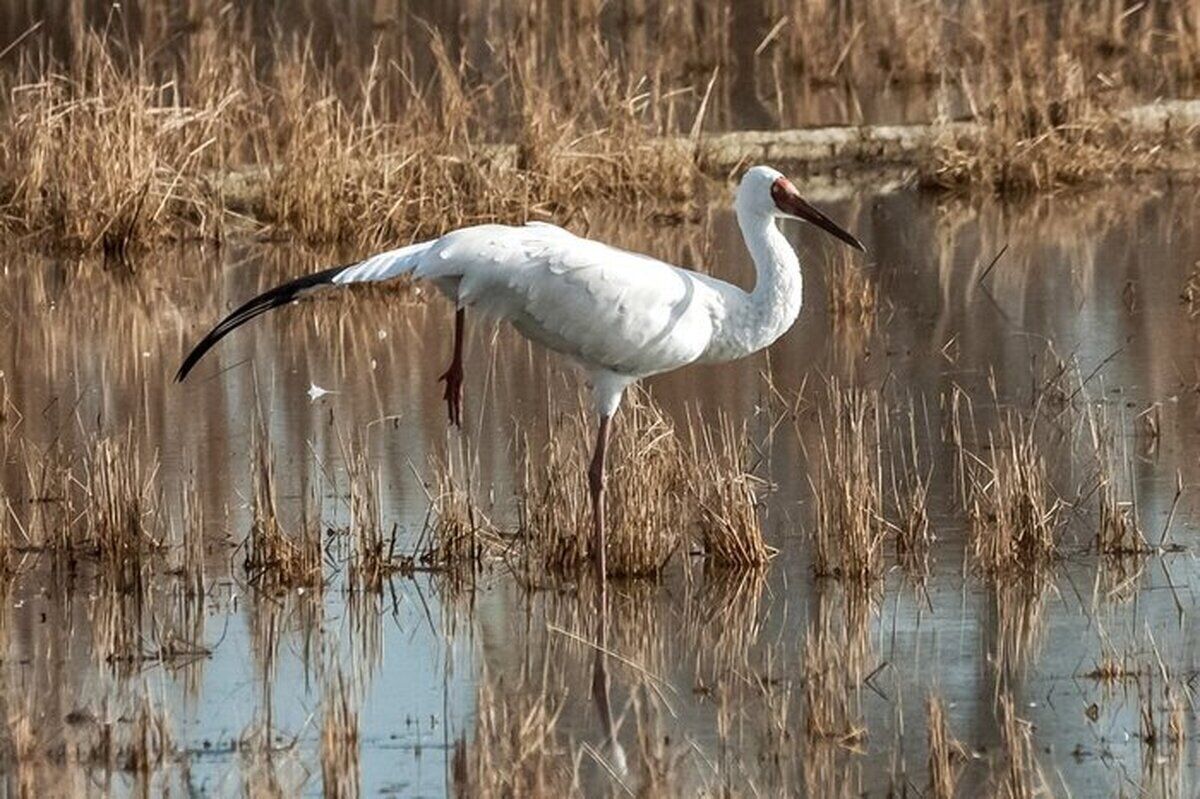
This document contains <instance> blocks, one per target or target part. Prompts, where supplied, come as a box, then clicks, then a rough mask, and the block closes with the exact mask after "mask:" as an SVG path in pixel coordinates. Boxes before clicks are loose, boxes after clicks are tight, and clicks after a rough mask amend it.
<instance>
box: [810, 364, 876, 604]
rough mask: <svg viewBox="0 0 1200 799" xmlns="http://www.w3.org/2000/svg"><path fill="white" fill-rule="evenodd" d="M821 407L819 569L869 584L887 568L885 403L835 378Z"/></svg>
mask: <svg viewBox="0 0 1200 799" xmlns="http://www.w3.org/2000/svg"><path fill="white" fill-rule="evenodd" d="M826 396H827V400H828V409H827V410H823V411H822V416H821V421H820V429H821V443H820V447H821V449H820V453H819V456H818V457H819V460H818V463H817V469H816V477H815V479H814V478H813V477H812V476H810V477H809V482H810V485H811V487H812V492H813V497H814V501H815V503H816V524H815V525H814V526H813V527H812V528H811V529H812V533H811V535H812V558H813V567H814V569H815V570H816V572H817V574H818V575H823V576H832V577H837V578H838V579H841V580H843V581H846V582H847V583H848V584H857V585H866V584H869V583H871V582H873V581H874V580H875V579H877V578H878V577H879V576H880V575H881V573H882V566H883V559H882V548H883V542H884V539H885V537H886V534H887V525H886V522H885V520H884V516H883V504H882V503H883V468H882V463H881V460H880V457H879V453H880V449H881V425H882V417H881V409H880V401H879V397H878V395H877V394H875V393H873V392H869V391H867V390H865V389H861V388H857V387H845V388H844V387H842V386H841V385H840V384H839V383H838V382H837V381H836V380H831V381H830V382H829V385H828V389H827V394H826Z"/></svg>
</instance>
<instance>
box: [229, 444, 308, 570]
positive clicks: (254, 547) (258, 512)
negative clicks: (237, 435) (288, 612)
mask: <svg viewBox="0 0 1200 799" xmlns="http://www.w3.org/2000/svg"><path fill="white" fill-rule="evenodd" d="M251 452H252V454H251V470H252V471H251V482H252V484H253V495H252V500H251V508H252V512H253V521H252V523H251V527H250V534H249V536H248V537H247V540H246V556H245V560H244V566H245V569H246V573H247V574H248V575H249V577H250V580H251V581H252V582H255V583H259V584H261V585H269V586H277V587H280V588H291V587H297V586H301V587H306V588H313V587H316V586H319V585H320V584H321V581H322V579H323V578H322V572H321V533H320V528H319V526H318V525H316V524H307V523H306V524H302V525H301V527H300V532H299V533H298V534H295V535H293V534H289V533H288V532H287V531H286V530H285V529H284V527H283V524H282V522H281V521H280V518H279V511H278V503H277V501H276V493H275V461H274V458H273V457H272V455H271V448H270V444H269V442H268V440H267V436H266V432H265V430H264V429H263V428H262V427H261V426H260V427H258V428H256V432H255V435H254V442H253V444H252V447H251Z"/></svg>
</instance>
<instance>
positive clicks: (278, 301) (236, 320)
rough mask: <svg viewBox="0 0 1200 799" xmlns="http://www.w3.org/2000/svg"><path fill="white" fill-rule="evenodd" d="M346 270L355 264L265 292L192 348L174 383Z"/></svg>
mask: <svg viewBox="0 0 1200 799" xmlns="http://www.w3.org/2000/svg"><path fill="white" fill-rule="evenodd" d="M347 266H353V264H345V265H343V266H335V267H333V268H332V269H324V270H322V271H320V272H314V273H313V274H311V275H305V276H304V277H298V278H296V279H295V280H289V281H288V282H287V283H283V284H281V285H278V286H276V287H275V288H273V289H271V290H269V291H264V292H263V293H262V294H259V295H258V296H257V297H254V298H253V299H251V300H249V301H247V302H246V303H244V304H242V305H241V306H239V307H238V308H237V310H235V311H233V313H231V314H229V315H228V316H226V317H225V318H224V319H222V320H221V322H220V323H219V324H218V325H217V326H216V327H214V328H213V329H212V330H210V331H209V332H208V335H206V336H205V337H204V338H202V339H200V342H199V343H198V344H197V345H196V346H195V347H193V348H192V351H191V352H189V353H188V355H187V357H186V358H184V359H183V363H182V364H181V365H180V367H179V371H178V372H176V373H175V382H176V383H182V382H183V381H184V380H186V379H187V376H188V373H190V372H191V371H192V369H193V368H194V367H195V366H196V364H197V363H199V362H200V359H201V358H203V357H204V355H205V353H207V352H208V351H209V350H210V349H212V348H213V346H214V345H215V344H216V343H217V342H218V341H220V340H221V339H223V338H225V336H227V335H229V333H231V332H232V331H234V330H235V329H237V328H239V327H241V326H242V325H244V324H245V323H246V322H249V321H250V320H251V319H253V318H255V317H256V316H261V315H262V314H264V313H266V312H267V311H269V310H271V309H272V308H278V307H279V306H281V305H287V304H288V303H290V302H292V301H293V300H296V299H299V297H300V296H301V295H302V294H303V293H304V292H306V291H309V290H311V289H315V288H318V287H319V286H323V285H331V284H332V283H333V279H334V278H335V277H336V276H337V274H338V273H339V272H341V271H342V270H344V269H346V268H347Z"/></svg>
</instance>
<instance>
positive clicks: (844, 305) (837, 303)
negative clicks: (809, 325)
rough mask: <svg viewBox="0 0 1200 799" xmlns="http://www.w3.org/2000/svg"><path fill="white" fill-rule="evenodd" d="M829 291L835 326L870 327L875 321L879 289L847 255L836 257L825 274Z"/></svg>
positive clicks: (830, 307)
mask: <svg viewBox="0 0 1200 799" xmlns="http://www.w3.org/2000/svg"><path fill="white" fill-rule="evenodd" d="M825 274H826V285H827V286H828V290H829V315H830V317H831V318H832V319H833V323H834V324H835V325H858V326H861V327H868V326H870V324H871V322H872V321H874V319H875V312H876V306H877V305H878V302H879V288H878V287H877V286H876V285H875V283H874V282H873V281H872V280H871V278H869V277H868V276H867V274H866V272H864V271H863V270H862V268H861V267H859V266H858V265H857V264H856V263H855V262H854V259H853V258H852V257H851V256H849V255H846V254H844V253H839V254H838V255H836V256H833V257H832V258H831V259H830V261H829V268H828V269H827V270H826V271H825Z"/></svg>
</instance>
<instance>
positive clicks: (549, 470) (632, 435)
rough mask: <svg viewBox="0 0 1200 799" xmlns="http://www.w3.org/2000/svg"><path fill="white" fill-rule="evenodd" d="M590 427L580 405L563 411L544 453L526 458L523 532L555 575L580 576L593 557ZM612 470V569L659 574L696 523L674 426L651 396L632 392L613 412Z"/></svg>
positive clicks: (534, 559) (542, 565)
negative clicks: (591, 553)
mask: <svg viewBox="0 0 1200 799" xmlns="http://www.w3.org/2000/svg"><path fill="white" fill-rule="evenodd" d="M591 426H592V425H591V420H590V414H588V413H586V412H585V411H584V410H583V409H582V407H580V408H578V409H577V410H576V411H574V412H572V413H560V414H558V415H557V416H555V418H554V419H553V421H552V422H551V424H550V426H549V427H550V429H549V435H548V443H547V445H546V450H545V452H544V453H541V454H539V455H537V456H536V457H535V456H532V455H530V454H529V453H528V451H527V452H526V455H525V457H526V464H525V468H524V474H525V479H524V485H523V486H522V489H521V496H520V502H521V529H522V535H523V536H524V540H525V544H526V546H527V548H528V551H529V564H530V565H531V566H534V567H536V568H538V569H540V570H544V571H545V572H548V573H550V574H552V575H553V574H557V575H564V574H567V575H569V574H574V573H577V572H578V571H579V570H580V569H581V568H582V567H583V566H584V565H585V564H586V563H587V562H588V560H589V558H590V552H591V547H592V523H591V518H592V510H591V499H590V497H589V494H588V481H587V468H588V464H589V462H590V459H591V450H592V447H593V441H592V438H593V436H594V432H593V431H592V430H591ZM607 473H608V477H607V483H606V492H605V501H606V503H607V504H606V508H607V519H606V521H607V525H608V529H607V545H608V551H607V559H608V573H609V574H610V575H611V576H614V577H639V576H652V575H656V574H658V573H659V572H660V571H662V569H663V567H664V566H665V565H666V563H667V560H668V559H669V558H670V557H671V555H672V554H674V552H675V551H676V550H677V549H678V548H679V545H680V543H681V542H682V541H683V537H684V535H685V534H686V532H687V530H688V528H689V526H690V520H691V518H692V514H691V509H690V508H689V504H688V496H689V478H690V476H691V472H690V470H689V468H688V459H687V453H686V449H685V447H684V446H683V443H682V440H681V438H680V436H679V435H678V434H677V432H676V430H675V425H674V423H673V422H672V421H671V420H670V419H669V418H668V417H667V416H666V415H665V414H664V413H663V411H662V410H661V409H660V408H659V407H658V405H656V404H655V403H654V401H653V400H652V399H651V398H650V396H649V395H648V394H645V393H643V392H640V391H630V392H629V393H628V396H627V398H626V401H625V403H624V404H623V405H622V407H621V410H620V411H619V412H618V414H617V415H616V417H614V419H613V428H612V433H611V440H610V444H609V453H608V472H607Z"/></svg>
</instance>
